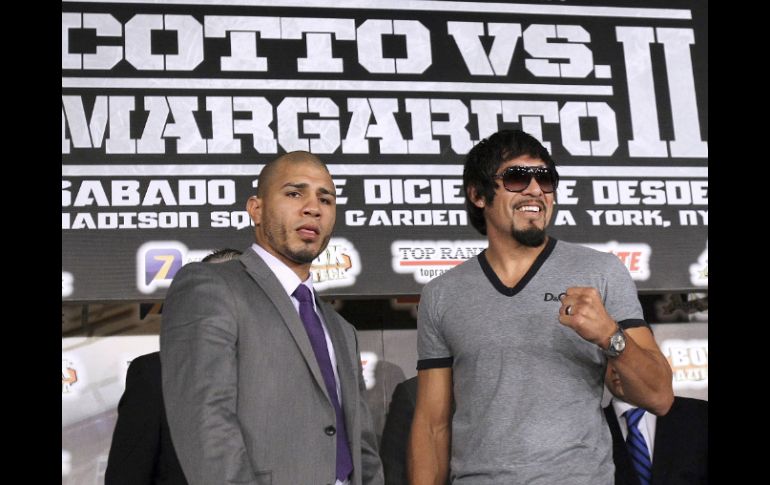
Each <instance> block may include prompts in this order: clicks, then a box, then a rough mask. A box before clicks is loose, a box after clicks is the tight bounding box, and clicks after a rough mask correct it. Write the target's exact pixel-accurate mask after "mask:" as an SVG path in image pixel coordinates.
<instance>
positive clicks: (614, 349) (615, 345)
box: [602, 326, 626, 357]
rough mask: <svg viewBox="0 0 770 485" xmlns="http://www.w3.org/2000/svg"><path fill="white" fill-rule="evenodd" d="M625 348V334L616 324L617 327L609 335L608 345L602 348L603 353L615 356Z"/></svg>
mask: <svg viewBox="0 0 770 485" xmlns="http://www.w3.org/2000/svg"><path fill="white" fill-rule="evenodd" d="M625 348H626V334H625V333H623V329H622V328H620V326H618V329H617V330H616V331H615V333H613V334H612V336H611V337H610V346H609V347H607V348H606V349H602V352H604V355H606V356H607V357H617V356H618V355H620V353H621V352H623V349H625Z"/></svg>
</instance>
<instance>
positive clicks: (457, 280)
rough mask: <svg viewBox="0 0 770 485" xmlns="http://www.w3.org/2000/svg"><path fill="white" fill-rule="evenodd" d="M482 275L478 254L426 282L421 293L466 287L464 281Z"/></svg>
mask: <svg viewBox="0 0 770 485" xmlns="http://www.w3.org/2000/svg"><path fill="white" fill-rule="evenodd" d="M482 275H483V272H482V270H481V265H480V264H479V257H478V255H477V256H473V257H472V258H470V259H468V260H466V261H464V262H462V263H461V264H458V265H457V266H455V267H454V268H452V269H450V270H448V271H447V272H445V273H442V274H440V275H439V276H436V277H435V278H433V279H432V280H430V281H429V282H428V283H426V284H425V286H424V287H423V294H424V293H430V292H436V291H439V292H440V291H443V290H449V289H452V288H455V287H461V288H467V286H466V283H467V281H468V279H472V278H477V277H479V276H482Z"/></svg>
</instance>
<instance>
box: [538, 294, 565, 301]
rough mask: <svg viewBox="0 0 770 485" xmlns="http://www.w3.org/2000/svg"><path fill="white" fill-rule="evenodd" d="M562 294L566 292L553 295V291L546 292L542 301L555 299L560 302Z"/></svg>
mask: <svg viewBox="0 0 770 485" xmlns="http://www.w3.org/2000/svg"><path fill="white" fill-rule="evenodd" d="M564 295H566V293H559V294H558V295H554V294H553V293H546V294H545V296H544V297H543V301H555V302H557V303H559V302H561V299H562V298H564Z"/></svg>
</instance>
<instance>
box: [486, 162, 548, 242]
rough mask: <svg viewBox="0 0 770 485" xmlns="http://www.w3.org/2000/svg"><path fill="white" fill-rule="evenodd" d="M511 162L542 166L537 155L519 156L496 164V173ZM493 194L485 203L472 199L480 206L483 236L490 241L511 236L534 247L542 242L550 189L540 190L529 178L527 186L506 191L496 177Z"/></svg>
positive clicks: (546, 220)
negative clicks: (485, 233)
mask: <svg viewBox="0 0 770 485" xmlns="http://www.w3.org/2000/svg"><path fill="white" fill-rule="evenodd" d="M514 165H521V166H529V167H532V166H545V165H546V164H545V162H544V161H542V160H540V159H539V158H533V157H531V156H529V155H522V156H520V157H516V158H513V159H511V160H508V161H506V162H503V163H501V164H500V167H498V169H497V171H496V174H498V175H499V174H502V173H503V172H504V171H505V169H507V168H508V167H512V166H514ZM495 182H496V184H497V187H496V189H495V197H494V199H493V200H492V202H490V203H487V202H485V201H484V200H483V199H482V198H476V200H475V201H474V204H475V205H476V206H477V207H480V208H483V209H484V218H485V220H486V224H487V235H488V237H489V239H490V242H491V241H492V240H494V239H497V240H503V239H505V238H513V239H514V240H515V241H516V242H518V243H519V244H521V245H523V246H528V247H537V246H540V245H542V244H543V243H544V242H545V235H546V234H545V229H546V227H547V226H548V223H549V222H550V220H551V216H552V215H553V203H554V192H551V193H545V192H543V190H542V188H541V187H540V185H538V183H537V181H536V180H535V178H534V177H533V178H532V179H531V180H530V182H529V185H527V187H526V188H525V189H524V190H522V191H521V192H509V191H507V190H505V188H504V187H503V184H502V181H501V180H500V179H497V180H496V181H495Z"/></svg>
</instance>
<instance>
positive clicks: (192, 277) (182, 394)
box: [160, 263, 255, 485]
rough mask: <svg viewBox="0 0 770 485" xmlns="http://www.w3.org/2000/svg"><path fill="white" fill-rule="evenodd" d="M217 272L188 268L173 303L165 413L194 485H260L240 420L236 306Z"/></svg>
mask: <svg viewBox="0 0 770 485" xmlns="http://www.w3.org/2000/svg"><path fill="white" fill-rule="evenodd" d="M216 267H217V266H216V265H207V264H195V263H194V264H191V265H186V266H184V267H183V268H182V269H181V270H180V271H179V273H177V275H176V277H175V278H174V281H173V283H172V285H171V288H169V291H168V294H167V296H166V301H165V304H164V308H163V321H162V325H161V335H160V356H161V362H162V366H161V369H162V375H163V397H164V400H165V405H166V414H167V418H168V424H169V429H170V431H171V439H172V441H173V442H174V445H175V448H176V451H177V455H178V457H179V462H180V464H181V465H182V469H183V470H184V473H185V476H186V477H187V479H188V481H189V483H190V484H191V485H194V484H198V483H200V484H212V483H217V484H227V483H255V477H254V471H253V470H252V465H251V462H250V459H249V456H248V453H247V451H246V446H245V443H244V439H243V435H242V432H241V428H240V424H239V422H238V417H237V415H236V403H237V398H238V380H237V354H236V343H237V321H236V318H235V315H234V312H235V302H234V301H233V291H232V290H231V289H230V288H229V286H228V284H227V282H226V281H225V280H224V278H223V277H222V276H221V274H220V272H218V271H215V268H216Z"/></svg>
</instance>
